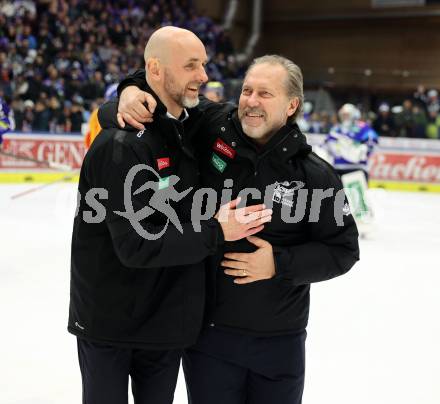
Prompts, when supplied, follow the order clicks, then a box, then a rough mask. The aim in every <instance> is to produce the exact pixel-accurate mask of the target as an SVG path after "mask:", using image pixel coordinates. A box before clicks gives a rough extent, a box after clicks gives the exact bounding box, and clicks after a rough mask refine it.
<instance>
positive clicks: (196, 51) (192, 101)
mask: <svg viewBox="0 0 440 404" xmlns="http://www.w3.org/2000/svg"><path fill="white" fill-rule="evenodd" d="M193 45H194V46H193V47H192V48H191V47H188V46H186V47H185V50H184V52H180V53H174V54H173V55H172V57H171V58H170V60H171V63H167V64H166V65H164V66H163V69H164V70H163V78H164V89H165V92H166V94H167V95H168V96H169V97H170V98H171V99H172V100H173V101H174V103H176V104H177V105H179V106H180V107H182V108H193V107H195V106H196V105H197V104H198V103H199V90H200V86H201V85H202V84H204V83H206V82H207V81H208V76H207V75H206V72H205V65H206V62H207V56H206V51H205V48H204V46H203V45H202V44H201V43H200V44H197V43H196V44H193ZM197 45H199V46H197Z"/></svg>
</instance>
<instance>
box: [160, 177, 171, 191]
mask: <svg viewBox="0 0 440 404" xmlns="http://www.w3.org/2000/svg"><path fill="white" fill-rule="evenodd" d="M169 185H170V177H164V178H161V179H159V189H164V188H167V187H168V186H169Z"/></svg>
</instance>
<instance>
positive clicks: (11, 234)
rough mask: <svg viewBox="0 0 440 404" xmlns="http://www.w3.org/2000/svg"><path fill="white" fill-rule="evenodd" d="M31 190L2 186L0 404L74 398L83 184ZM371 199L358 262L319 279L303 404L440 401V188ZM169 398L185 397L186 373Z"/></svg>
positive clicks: (66, 403)
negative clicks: (73, 325) (72, 268)
mask: <svg viewBox="0 0 440 404" xmlns="http://www.w3.org/2000/svg"><path fill="white" fill-rule="evenodd" d="M33 187H36V186H33V185H1V186H0V251H1V253H0V323H1V328H0V330H1V331H0V335H1V343H0V403H1V404H78V403H80V402H81V378H80V373H79V367H78V363H77V355H76V346H75V338H74V337H73V336H72V335H70V334H68V333H67V331H66V323H67V312H68V301H69V259H70V238H71V226H72V218H73V215H74V210H75V202H76V201H75V198H76V185H75V184H54V185H51V186H48V187H44V188H42V189H40V190H39V191H36V192H32V193H29V194H27V195H25V196H22V197H20V198H17V199H14V200H13V199H11V196H12V195H14V194H17V193H19V192H22V191H24V190H29V189H31V188H33ZM371 197H372V199H373V202H374V203H375V206H376V213H377V219H378V220H377V226H376V233H375V234H374V235H373V236H372V237H371V239H368V240H362V241H361V261H360V262H359V263H358V264H356V266H355V267H354V268H353V269H352V270H351V271H350V272H349V273H348V274H347V275H345V276H343V277H340V278H337V279H334V280H331V281H328V282H323V283H320V284H316V285H313V286H312V296H311V301H312V304H311V312H310V322H309V327H308V339H307V370H306V388H305V393H304V400H303V402H304V404H322V403H326V404H438V403H440V383H439V380H440V315H439V313H440V286H439V285H440V263H439V262H440V258H439V257H440V254H439V250H440V194H417V193H400V192H387V191H382V190H375V191H373V192H372V193H371ZM174 402H175V403H178V404H184V403H186V402H187V401H186V393H185V387H184V382H183V378H182V377H180V378H179V383H178V387H177V390H176V394H175V400H174ZM225 404H227V403H225ZM268 404H282V403H268Z"/></svg>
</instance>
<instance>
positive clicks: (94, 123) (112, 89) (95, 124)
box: [84, 83, 118, 149]
mask: <svg viewBox="0 0 440 404" xmlns="http://www.w3.org/2000/svg"><path fill="white" fill-rule="evenodd" d="M117 88H118V83H113V84H110V85H109V86H108V87H107V89H106V90H105V94H104V100H105V101H108V100H111V99H112V98H115V97H117V95H118V93H117ZM99 101H101V102H99ZM101 103H102V98H101V99H100V100H97V102H93V103H92V105H91V107H92V108H91V109H93V112H92V113H91V114H90V118H89V129H88V130H87V133H86V136H85V138H84V143H85V144H86V147H87V149H89V148H90V146H91V145H92V143H93V141H94V140H95V138H96V136H98V134H99V132H101V129H102V128H101V125H100V124H99V120H98V110H99V105H100V104H101Z"/></svg>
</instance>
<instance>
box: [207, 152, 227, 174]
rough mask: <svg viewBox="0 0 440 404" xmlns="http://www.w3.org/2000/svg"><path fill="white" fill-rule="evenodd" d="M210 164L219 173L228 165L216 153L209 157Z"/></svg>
mask: <svg viewBox="0 0 440 404" xmlns="http://www.w3.org/2000/svg"><path fill="white" fill-rule="evenodd" d="M211 163H212V165H213V166H214V167H215V168H216V169H217V170H219V171H220V172H221V173H222V172H223V171H225V168H226V166H227V165H228V164H227V163H226V162H225V161H223V160H222V159H221V158H220V157H219V156H217V154H215V153H212V157H211Z"/></svg>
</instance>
